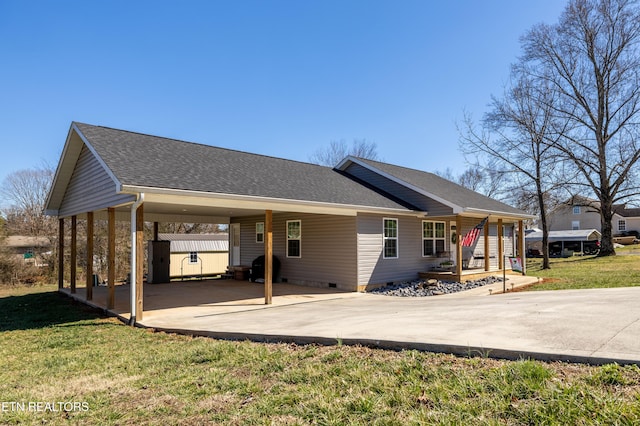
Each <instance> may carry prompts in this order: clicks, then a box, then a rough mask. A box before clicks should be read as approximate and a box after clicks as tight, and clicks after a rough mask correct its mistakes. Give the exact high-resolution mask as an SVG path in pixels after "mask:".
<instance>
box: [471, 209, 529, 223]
mask: <svg viewBox="0 0 640 426" xmlns="http://www.w3.org/2000/svg"><path fill="white" fill-rule="evenodd" d="M464 213H473V214H479V215H482V216H490V215H493V216H502V217H509V218H517V219H523V220H525V219H537V218H538V216H536V215H533V214H526V213H525V214H518V213H508V212H502V211H496V210H484V209H476V208H473V207H468V208H466V209H464Z"/></svg>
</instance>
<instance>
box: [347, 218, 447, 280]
mask: <svg viewBox="0 0 640 426" xmlns="http://www.w3.org/2000/svg"><path fill="white" fill-rule="evenodd" d="M384 218H395V219H398V257H397V258H394V259H385V258H384V256H383V253H382V247H383V235H382V226H383V219H384ZM447 234H448V232H447ZM358 247H359V252H358V284H359V285H361V286H363V285H379V284H385V283H388V282H400V281H408V280H414V279H416V278H417V277H418V272H424V271H426V270H427V264H428V263H429V262H430V259H428V258H423V257H422V219H420V218H417V217H393V216H389V215H373V214H361V215H358Z"/></svg>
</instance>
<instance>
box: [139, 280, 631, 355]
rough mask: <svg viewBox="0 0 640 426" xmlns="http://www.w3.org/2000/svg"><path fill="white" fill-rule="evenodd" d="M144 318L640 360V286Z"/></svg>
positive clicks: (313, 303)
mask: <svg viewBox="0 0 640 426" xmlns="http://www.w3.org/2000/svg"><path fill="white" fill-rule="evenodd" d="M274 300H275V298H274ZM141 325H142V326H145V327H153V328H158V329H164V330H167V331H176V332H182V333H189V334H194V335H205V336H211V337H218V338H227V339H251V340H257V341H293V342H300V343H310V342H317V343H322V344H333V343H336V342H338V341H342V342H343V343H345V344H363V345H372V346H378V347H384V348H394V349H399V348H415V349H420V350H428V351H435V352H448V353H454V354H460V355H467V354H473V355H483V356H492V357H499V358H508V359H517V358H521V357H530V358H535V359H542V360H566V361H574V362H588V363H594V364H601V363H608V362H614V361H615V362H618V363H636V364H640V287H635V288H615V289H594V290H566V291H547V292H516V293H506V294H493V295H491V296H488V294H487V292H486V290H485V291H483V293H482V295H474V294H473V293H470V294H467V295H464V294H462V293H461V294H458V295H456V296H455V297H448V296H437V297H426V298H397V297H390V296H379V295H373V294H362V293H334V294H327V295H324V296H323V297H310V298H308V299H307V300H304V299H297V300H296V301H292V303H286V304H274V305H270V306H264V305H263V306H262V307H261V308H258V307H257V306H253V309H244V310H228V309H219V308H216V306H215V305H209V306H199V307H198V308H197V309H191V310H190V309H174V310H158V311H152V312H145V317H144V320H143V321H142V322H141Z"/></svg>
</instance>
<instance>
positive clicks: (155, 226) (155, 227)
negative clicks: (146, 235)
mask: <svg viewBox="0 0 640 426" xmlns="http://www.w3.org/2000/svg"><path fill="white" fill-rule="evenodd" d="M159 228H160V227H159V224H158V222H153V241H158V233H159Z"/></svg>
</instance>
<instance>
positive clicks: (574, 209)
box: [573, 206, 580, 214]
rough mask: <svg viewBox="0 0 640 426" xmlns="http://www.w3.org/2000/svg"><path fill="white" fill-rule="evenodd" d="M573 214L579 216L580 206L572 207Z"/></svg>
mask: <svg viewBox="0 0 640 426" xmlns="http://www.w3.org/2000/svg"><path fill="white" fill-rule="evenodd" d="M573 214H580V206H573Z"/></svg>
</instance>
